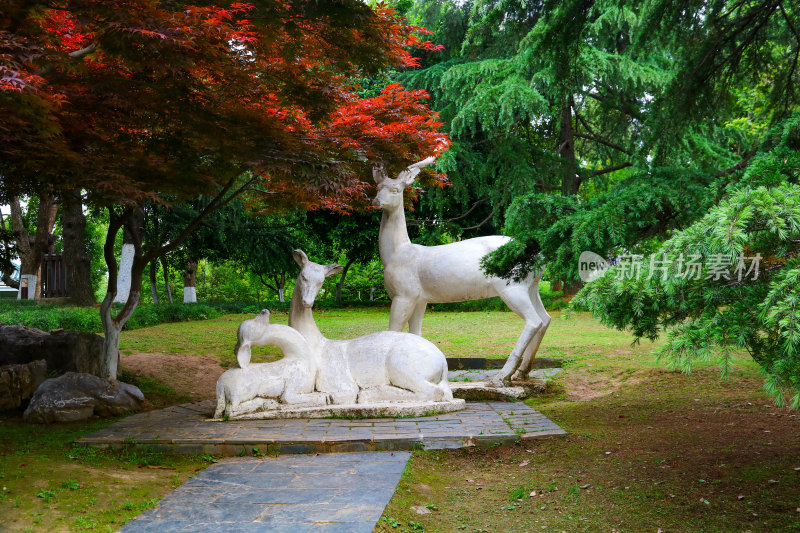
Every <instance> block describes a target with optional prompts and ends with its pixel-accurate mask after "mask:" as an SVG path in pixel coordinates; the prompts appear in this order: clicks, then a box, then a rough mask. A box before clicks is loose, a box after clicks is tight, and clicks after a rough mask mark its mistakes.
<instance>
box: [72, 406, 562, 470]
mask: <svg viewBox="0 0 800 533" xmlns="http://www.w3.org/2000/svg"><path fill="white" fill-rule="evenodd" d="M213 408H214V403H213V401H206V402H196V403H189V404H184V405H178V406H174V407H169V408H166V409H160V410H157V411H150V412H147V413H140V414H138V415H133V416H129V417H127V418H124V419H123V420H120V421H119V422H116V423H115V424H111V425H110V426H108V427H106V428H104V429H102V430H100V431H97V432H95V433H92V434H90V435H87V436H85V437H83V438H81V439H79V440H78V441H77V443H78V444H79V445H84V446H97V447H119V446H122V445H128V446H132V445H133V446H147V447H152V448H154V449H160V450H165V451H171V452H177V453H189V454H200V453H204V454H213V455H220V456H229V457H230V456H236V455H241V454H247V455H251V454H252V449H253V448H258V449H259V452H261V453H268V454H287V453H336V452H361V451H384V450H413V449H416V448H423V447H424V448H426V449H443V448H461V447H464V446H481V445H483V446H490V445H494V444H507V443H512V442H515V441H516V440H519V439H529V438H537V437H543V436H549V435H563V434H564V433H565V431H564V430H563V429H561V427H559V426H558V425H557V424H555V423H554V422H552V421H551V420H549V419H548V418H547V417H545V416H544V415H543V414H541V413H539V412H538V411H536V410H534V409H531V408H530V407H528V406H527V405H525V404H524V403H522V402H467V407H466V409H464V410H463V411H458V412H455V413H447V414H442V415H436V416H428V417H419V418H374V419H356V420H341V419H288V420H235V421H233V420H232V421H227V422H213V421H210V420H209V418H210V417H211V414H212V411H213Z"/></svg>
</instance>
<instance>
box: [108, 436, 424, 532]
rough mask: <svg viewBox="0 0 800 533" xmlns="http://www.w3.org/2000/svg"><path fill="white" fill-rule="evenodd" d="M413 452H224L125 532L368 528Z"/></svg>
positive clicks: (374, 521)
mask: <svg viewBox="0 0 800 533" xmlns="http://www.w3.org/2000/svg"><path fill="white" fill-rule="evenodd" d="M410 455H411V454H410V453H409V452H368V453H335V454H324V455H283V456H279V457H277V458H246V459H237V458H231V459H224V460H222V461H220V462H219V463H217V464H214V465H212V466H210V467H208V468H206V469H205V470H203V471H202V472H200V473H199V474H197V475H196V476H194V477H193V478H191V479H190V480H189V481H187V482H186V483H184V484H183V485H181V486H180V487H178V488H177V489H176V490H174V491H173V492H171V493H169V494H168V495H167V496H165V497H164V499H162V500H161V502H160V503H159V505H158V507H157V508H155V509H151V510H149V511H145V512H144V513H142V514H140V515H139V516H138V517H136V519H135V520H132V521H131V522H128V524H126V525H125V526H124V527H123V528H122V529H121V530H120V531H122V532H125V533H150V532H153V533H156V532H157V533H170V532H178V531H180V532H189V531H193V532H204V533H215V532H226V533H228V532H230V533H239V532H241V533H245V532H256V531H258V532H266V531H269V532H272V533H283V532H286V533H306V532H308V533H311V532H313V533H334V532H335V533H361V532H364V533H369V532H371V531H372V529H373V528H374V526H375V523H376V522H377V521H378V519H380V517H381V515H382V514H383V509H384V508H385V507H386V504H387V503H389V500H390V499H391V497H392V494H394V491H395V488H396V487H397V482H398V481H399V480H400V476H401V475H402V472H403V469H404V468H405V466H406V463H407V462H408V458H409V457H410Z"/></svg>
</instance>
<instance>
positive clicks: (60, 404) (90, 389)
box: [22, 372, 145, 424]
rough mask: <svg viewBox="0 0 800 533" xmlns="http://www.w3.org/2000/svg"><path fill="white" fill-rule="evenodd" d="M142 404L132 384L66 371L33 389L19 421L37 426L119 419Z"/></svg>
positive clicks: (139, 393) (138, 393) (138, 392)
mask: <svg viewBox="0 0 800 533" xmlns="http://www.w3.org/2000/svg"><path fill="white" fill-rule="evenodd" d="M144 402H145V399H144V395H143V394H142V391H140V390H139V389H138V388H137V387H134V386H133V385H129V384H127V383H122V382H120V381H111V380H108V379H102V378H98V377H97V376H93V375H91V374H80V373H77V372H67V373H66V374H64V375H63V376H59V377H57V378H53V379H48V380H47V381H45V382H44V383H42V384H41V385H40V386H39V388H38V389H36V393H34V395H33V398H32V399H31V402H30V404H29V405H28V408H27V409H26V410H25V413H24V414H23V415H22V418H23V419H24V420H26V421H27V422H35V423H40V424H50V423H52V422H74V421H77V420H85V419H87V418H89V417H90V416H92V415H93V414H96V415H98V416H119V415H122V414H124V413H126V412H130V411H139V410H141V409H142V407H143V406H144Z"/></svg>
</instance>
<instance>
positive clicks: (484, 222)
mask: <svg viewBox="0 0 800 533" xmlns="http://www.w3.org/2000/svg"><path fill="white" fill-rule="evenodd" d="M493 216H494V209H492V212H491V213H489V216H488V217H486V218H484V219H483V220H481V221H480V222H479V223H478V224H476V225H474V226H470V227H468V228H461V231H467V230H471V229H478V228H480V227H481V226H483V225H484V224H486V223H487V222H489V221H490V220H491V219H492V217H493Z"/></svg>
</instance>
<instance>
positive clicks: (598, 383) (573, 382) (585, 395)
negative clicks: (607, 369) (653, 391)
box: [564, 370, 646, 402]
mask: <svg viewBox="0 0 800 533" xmlns="http://www.w3.org/2000/svg"><path fill="white" fill-rule="evenodd" d="M645 374H646V373H645V372H641V371H637V372H634V373H628V372H620V373H618V374H617V375H613V376H612V375H608V374H605V373H589V372H585V371H580V370H578V371H572V372H570V374H569V377H568V379H567V381H566V382H565V383H564V389H565V391H566V393H567V398H569V400H571V401H573V402H588V401H589V400H595V399H597V398H602V397H604V396H608V395H609V394H613V393H614V392H617V391H618V390H619V388H620V387H621V386H622V384H623V383H624V384H626V385H636V384H638V383H641V381H642V380H643V379H644V378H645Z"/></svg>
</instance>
